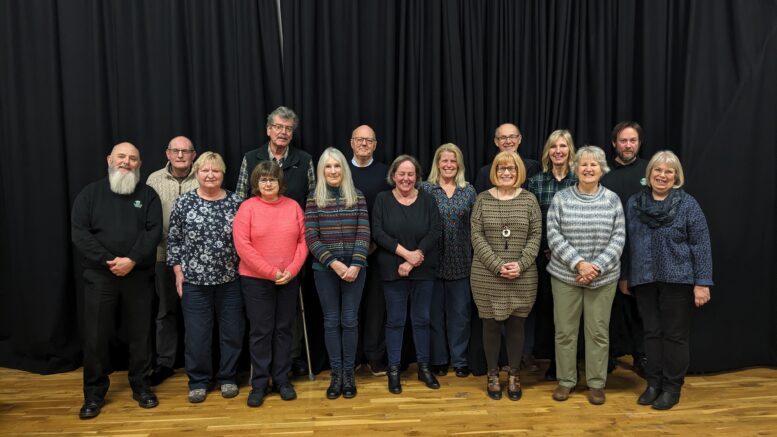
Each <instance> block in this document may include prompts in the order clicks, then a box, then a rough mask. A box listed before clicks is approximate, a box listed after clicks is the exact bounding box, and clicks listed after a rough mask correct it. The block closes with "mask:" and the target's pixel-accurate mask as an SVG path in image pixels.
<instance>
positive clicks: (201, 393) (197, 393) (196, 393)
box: [189, 388, 208, 404]
mask: <svg viewBox="0 0 777 437" xmlns="http://www.w3.org/2000/svg"><path fill="white" fill-rule="evenodd" d="M206 396H208V392H207V391H206V390H205V389H204V388H195V389H194V390H189V402H191V403H193V404H199V403H200V402H202V401H204V400H205V397H206Z"/></svg>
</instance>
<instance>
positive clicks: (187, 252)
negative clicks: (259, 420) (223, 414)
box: [167, 152, 245, 403]
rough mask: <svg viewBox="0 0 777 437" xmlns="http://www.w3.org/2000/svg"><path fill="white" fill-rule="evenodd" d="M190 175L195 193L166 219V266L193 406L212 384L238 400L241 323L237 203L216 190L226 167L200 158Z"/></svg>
mask: <svg viewBox="0 0 777 437" xmlns="http://www.w3.org/2000/svg"><path fill="white" fill-rule="evenodd" d="M192 171H193V172H194V174H195V175H197V182H198V183H199V188H197V189H196V190H194V191H190V192H188V193H185V194H183V195H181V196H180V197H179V198H178V200H176V202H175V205H174V206H173V210H172V212H171V213H170V232H169V235H168V240H167V265H168V266H171V267H173V272H174V273H175V287H176V290H177V291H178V295H179V296H181V308H182V310H183V320H184V326H185V328H186V336H185V340H184V342H185V345H186V353H185V367H186V373H187V374H188V375H189V402H192V403H198V402H202V401H204V400H205V396H206V394H207V389H208V385H209V384H210V382H211V379H214V378H215V380H216V383H218V384H219V385H220V386H221V395H222V396H223V397H225V398H232V397H235V396H237V394H238V388H237V383H236V380H235V376H236V374H237V361H238V358H239V357H240V351H241V349H242V346H243V332H244V330H245V317H244V315H243V298H242V295H241V293H240V284H239V282H238V281H237V279H238V274H237V267H238V257H237V252H236V251H235V246H234V244H233V243H232V220H233V219H234V218H235V214H236V213H237V209H238V207H239V206H240V200H241V199H240V198H239V197H237V196H236V195H235V194H234V193H232V192H230V191H227V190H225V189H223V188H221V184H222V182H224V171H225V166H224V160H223V159H222V158H221V156H220V155H219V154H218V153H214V152H205V153H203V154H202V155H201V156H200V157H199V158H198V159H197V161H195V162H194V166H193V169H192ZM214 313H215V315H216V317H218V326H219V337H220V338H219V350H220V351H221V360H220V363H219V369H218V372H217V373H216V374H215V375H214V374H213V369H212V358H211V341H212V338H211V337H212V335H213V318H214V317H213V316H214Z"/></svg>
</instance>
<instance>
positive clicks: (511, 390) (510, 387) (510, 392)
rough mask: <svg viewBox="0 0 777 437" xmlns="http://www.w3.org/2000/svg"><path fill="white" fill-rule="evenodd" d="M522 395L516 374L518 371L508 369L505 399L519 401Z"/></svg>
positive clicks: (519, 380) (519, 378) (519, 379)
mask: <svg viewBox="0 0 777 437" xmlns="http://www.w3.org/2000/svg"><path fill="white" fill-rule="evenodd" d="M522 395H523V391H522V390H521V377H520V376H519V374H518V369H510V373H509V374H508V376H507V397H508V398H510V400H511V401H517V400H518V399H521V396H522Z"/></svg>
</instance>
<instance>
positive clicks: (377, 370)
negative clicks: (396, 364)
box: [367, 360, 386, 376]
mask: <svg viewBox="0 0 777 437" xmlns="http://www.w3.org/2000/svg"><path fill="white" fill-rule="evenodd" d="M367 367H369V368H370V372H371V373H372V376H386V365H385V364H383V362H381V361H380V360H377V361H370V362H368V363H367Z"/></svg>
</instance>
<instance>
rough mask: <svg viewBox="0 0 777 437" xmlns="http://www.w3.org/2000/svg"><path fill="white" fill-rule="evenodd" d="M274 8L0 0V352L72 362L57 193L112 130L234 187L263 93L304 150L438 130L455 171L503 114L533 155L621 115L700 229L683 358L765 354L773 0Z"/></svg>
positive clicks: (490, 150)
mask: <svg viewBox="0 0 777 437" xmlns="http://www.w3.org/2000/svg"><path fill="white" fill-rule="evenodd" d="M276 6H277V4H276V2H275V1H274V0H266V1H239V0H233V1H226V0H225V1H216V0H211V1H201V2H186V1H183V0H169V1H151V0H147V1H135V2H110V3H108V2H100V1H97V0H81V1H66V2H65V1H52V0H49V1H42V0H33V1H19V0H16V1H14V0H0V35H2V41H3V42H2V43H0V139H2V144H0V145H1V146H2V150H3V151H5V152H6V157H5V159H3V160H2V162H3V163H2V166H3V171H2V172H0V187H1V188H0V193H1V194H0V195H2V197H0V201H2V204H3V209H2V213H0V228H2V232H3V234H2V235H3V242H2V246H1V248H2V251H1V252H0V268H1V269H2V271H1V273H2V277H3V279H4V280H3V281H2V284H3V285H2V292H1V293H0V299H1V300H0V365H3V366H8V367H15V368H21V369H26V370H30V371H35V372H39V373H50V372H57V371H64V370H69V369H72V368H75V367H77V366H79V365H80V356H79V354H80V350H79V341H80V340H79V335H78V323H77V320H78V317H77V313H78V305H77V304H76V302H77V301H78V294H77V292H76V290H77V289H78V287H77V285H76V282H75V280H77V278H78V276H79V275H78V272H77V269H74V267H73V266H74V257H73V253H72V249H71V247H70V244H69V240H70V237H69V209H70V205H71V204H72V200H73V198H74V196H75V195H76V194H77V193H78V191H79V190H80V189H81V188H82V187H83V186H84V185H86V184H87V183H88V182H90V181H92V180H95V179H97V178H99V177H101V176H102V175H104V173H105V161H104V159H105V155H107V153H108V152H109V150H110V147H111V145H112V144H114V143H116V142H118V141H122V140H129V141H132V142H134V143H135V144H136V145H138V146H139V147H140V149H141V152H142V154H143V160H144V164H143V172H144V174H148V173H150V172H151V171H153V170H155V169H157V168H159V167H161V165H162V164H163V161H164V155H163V154H162V150H163V148H164V147H165V145H166V143H167V141H168V140H169V139H170V138H171V137H173V136H175V135H178V134H184V135H188V136H190V137H191V138H192V139H193V140H194V142H195V144H196V146H197V148H198V150H200V151H203V150H208V149H210V150H215V151H218V152H220V153H222V154H223V155H224V157H225V159H226V161H227V167H228V173H227V181H226V184H227V187H228V188H231V187H233V186H234V181H235V178H236V176H237V175H236V173H237V166H238V165H239V162H240V157H241V155H242V153H243V152H245V151H246V150H249V149H251V148H253V147H254V146H255V145H256V144H259V143H262V142H264V141H265V139H266V137H265V134H264V117H265V116H266V114H267V113H268V112H269V111H270V110H272V109H273V108H274V107H276V106H278V105H280V104H285V105H287V106H289V107H291V108H293V109H295V110H296V111H297V112H298V114H299V115H300V117H301V124H300V130H299V131H298V132H297V134H296V135H295V144H296V145H297V146H298V147H301V148H303V149H305V150H307V151H309V152H311V153H312V154H313V155H314V156H315V157H317V156H318V154H319V153H320V152H321V151H322V150H323V149H324V148H325V147H327V146H336V147H339V148H340V149H341V150H343V151H344V152H346V155H350V150H349V146H348V138H349V137H350V132H351V130H352V129H353V128H354V127H355V126H356V125H358V124H360V123H368V124H370V125H371V126H373V127H374V128H375V130H376V133H377V135H378V140H379V144H378V152H377V157H378V158H379V159H381V160H383V161H384V162H389V161H390V160H391V159H392V158H393V157H394V156H396V155H398V154H400V153H411V154H413V155H415V156H417V157H418V158H419V159H420V160H421V162H422V165H423V166H424V167H425V169H427V170H428V168H429V165H430V164H431V157H432V155H433V153H434V149H435V148H436V147H437V146H438V145H440V144H442V143H444V142H454V143H456V144H457V145H459V146H460V147H461V148H462V150H463V151H464V155H465V159H466V163H467V167H468V176H469V179H472V177H473V175H474V174H475V171H476V170H477V168H479V167H480V166H481V165H483V164H485V163H486V162H488V160H490V159H491V158H492V157H493V156H494V154H495V151H496V148H495V147H494V145H493V140H492V137H493V130H494V128H495V127H496V126H497V125H498V124H500V123H502V122H507V121H510V122H514V123H517V124H518V125H519V126H520V127H521V130H522V132H523V136H524V140H523V144H522V146H521V149H520V151H521V154H522V155H524V156H526V157H530V158H538V155H539V153H540V152H541V149H542V145H543V143H544V140H545V137H546V136H547V135H548V133H550V131H552V130H554V129H558V128H568V129H570V130H571V131H572V133H573V135H574V137H575V142H576V144H577V145H583V144H599V145H604V146H605V149H607V150H609V149H610V146H609V144H610V139H609V134H610V129H611V127H612V126H613V125H614V124H615V123H617V122H618V121H620V120H623V119H633V120H637V121H639V122H640V123H641V124H642V126H643V127H644V128H645V130H646V136H645V138H644V144H643V150H642V153H641V154H642V156H643V157H645V158H649V157H650V155H652V153H653V152H655V151H657V150H661V149H666V148H668V149H672V150H674V151H675V152H677V153H678V154H679V155H680V157H681V159H682V161H683V164H684V167H685V173H686V178H687V187H686V189H687V190H688V191H689V192H690V193H691V194H693V195H694V196H695V197H696V198H697V199H698V200H699V202H700V203H701V205H702V208H703V209H704V211H705V213H706V215H707V219H708V222H709V226H710V230H711V234H712V247H713V258H714V262H715V272H714V279H715V282H716V286H715V287H714V288H713V290H712V296H713V299H712V301H711V302H710V304H708V305H707V306H705V307H704V308H703V309H701V310H699V311H697V312H696V314H695V318H694V323H693V331H692V339H691V341H692V343H691V358H692V362H691V371H694V372H708V371H719V370H726V369H734V368H741V367H747V366H755V365H772V366H773V365H775V364H777V322H776V321H777V301H776V299H775V297H774V296H776V295H777V274H776V273H775V265H777V235H775V231H774V223H775V221H777V211H775V206H776V205H777V180H775V179H776V176H775V172H774V170H773V167H774V162H777V152H776V151H775V146H776V145H777V144H776V143H777V140H776V139H777V111H775V104H774V102H775V101H777V81H775V80H774V79H773V78H774V77H777V1H775V0H761V1H750V2H740V1H736V0H729V1H723V0H716V1H702V0H696V1H683V2H677V1H669V0H664V1H660V0H656V1H634V0H620V1H615V0H611V1H594V0H591V1H585V0H578V1H554V2H547V1H543V0H525V1H507V0H502V1H496V0H470V1H464V0H461V1H445V0H428V1H410V0H397V1H392V2H388V1H378V0H361V1H358V0H342V1H335V2H320V1H313V0H284V1H281V2H280V6H281V11H280V12H279V11H278V10H277V8H276ZM279 13H280V17H281V23H282V25H281V26H280V27H279V23H278V16H279V15H278V14H279ZM306 309H308V310H309V311H318V312H320V309H319V308H315V309H311V308H306ZM313 330H314V331H320V330H319V329H316V327H313ZM314 351H316V353H323V347H322V345H321V344H320V343H319V344H317V345H316V346H315V347H314Z"/></svg>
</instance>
